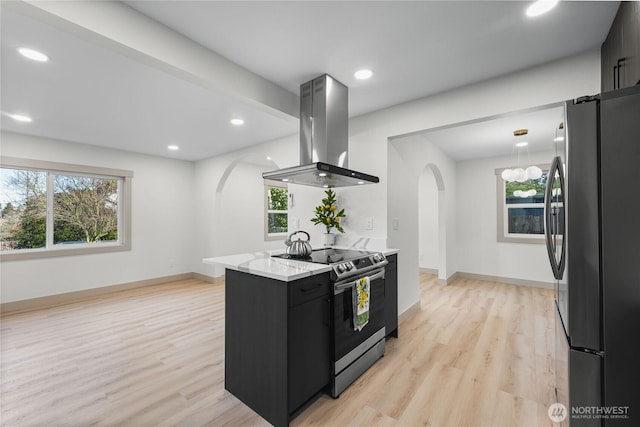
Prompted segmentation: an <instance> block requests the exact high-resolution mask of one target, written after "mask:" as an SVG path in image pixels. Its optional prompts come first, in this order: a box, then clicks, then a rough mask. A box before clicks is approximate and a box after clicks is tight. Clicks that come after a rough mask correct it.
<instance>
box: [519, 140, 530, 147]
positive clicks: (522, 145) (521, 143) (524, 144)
mask: <svg viewBox="0 0 640 427" xmlns="http://www.w3.org/2000/svg"><path fill="white" fill-rule="evenodd" d="M527 145H529V143H528V142H527V141H521V142H517V143H516V147H526V146H527Z"/></svg>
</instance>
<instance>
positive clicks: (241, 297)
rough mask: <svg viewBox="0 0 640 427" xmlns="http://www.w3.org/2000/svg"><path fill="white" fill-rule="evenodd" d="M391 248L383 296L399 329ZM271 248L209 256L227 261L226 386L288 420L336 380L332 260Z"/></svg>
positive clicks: (278, 420) (281, 421)
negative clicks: (281, 254)
mask: <svg viewBox="0 0 640 427" xmlns="http://www.w3.org/2000/svg"><path fill="white" fill-rule="evenodd" d="M385 253H386V254H387V259H388V261H389V262H390V263H389V265H388V267H393V270H391V269H389V273H388V277H389V279H390V280H388V282H389V286H392V287H393V291H391V290H389V291H386V290H385V294H386V297H384V296H383V298H384V299H385V303H386V304H388V305H390V306H391V305H393V307H392V308H390V309H389V310H386V309H385V321H386V322H388V321H389V319H390V318H392V317H393V318H394V322H392V323H391V325H389V326H388V327H387V330H388V331H390V332H391V333H393V334H394V335H395V336H397V289H396V285H397V280H395V279H393V277H395V261H396V259H397V255H395V252H393V251H391V250H387V251H385ZM271 255H273V253H271V252H260V253H253V254H241V255H231V256H226V257H219V258H208V259H205V260H203V261H204V262H205V263H212V264H221V265H224V266H225V267H226V272H225V388H226V389H227V390H228V391H229V392H231V393H232V394H233V395H234V396H236V397H237V398H238V399H240V400H241V401H243V402H244V403H245V404H247V406H249V407H250V408H252V409H253V410H254V411H256V412H257V413H258V414H260V415H261V416H262V417H263V418H265V419H266V420H267V421H269V422H270V423H271V424H273V425H276V426H285V425H288V423H289V420H290V419H292V418H293V417H295V415H297V414H298V413H299V412H300V411H302V410H303V409H304V408H306V406H307V405H308V404H310V403H311V402H313V401H314V400H315V398H316V397H317V396H319V395H320V394H321V393H322V392H323V391H325V390H326V389H327V386H328V385H329V383H330V378H331V366H332V359H331V357H332V348H331V346H332V344H331V343H332V341H331V336H330V334H331V322H332V319H331V307H330V305H331V294H332V286H331V283H332V282H331V274H332V268H331V267H330V266H328V265H324V264H314V263H310V262H305V261H297V260H288V259H283V258H275V257H272V256H271ZM385 288H386V286H385ZM381 295H384V294H381ZM387 298H388V300H387ZM385 307H386V306H385Z"/></svg>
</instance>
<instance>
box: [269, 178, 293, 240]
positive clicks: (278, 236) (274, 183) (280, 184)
mask: <svg viewBox="0 0 640 427" xmlns="http://www.w3.org/2000/svg"><path fill="white" fill-rule="evenodd" d="M271 187H276V188H284V189H285V190H287V210H286V211H278V210H270V209H269V188H271ZM290 206H291V193H289V186H288V185H287V184H286V183H283V182H281V181H271V180H265V181H264V240H265V241H270V240H282V239H283V238H286V237H287V235H288V234H289V231H285V232H283V233H269V214H270V213H286V214H287V223H288V219H289V209H288V208H289V207H290Z"/></svg>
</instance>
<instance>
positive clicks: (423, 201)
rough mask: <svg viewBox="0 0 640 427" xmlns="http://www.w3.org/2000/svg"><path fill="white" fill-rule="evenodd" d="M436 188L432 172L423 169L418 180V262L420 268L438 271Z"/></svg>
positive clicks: (428, 169)
mask: <svg viewBox="0 0 640 427" xmlns="http://www.w3.org/2000/svg"><path fill="white" fill-rule="evenodd" d="M438 197H439V195H438V186H437V184H436V178H435V177H434V176H433V171H432V170H431V169H430V168H425V169H424V170H423V171H422V173H421V174H420V177H419V178H418V224H419V229H418V241H419V251H418V262H419V265H420V268H426V269H429V270H437V269H438V255H439V253H440V252H439V249H438V236H439V235H438Z"/></svg>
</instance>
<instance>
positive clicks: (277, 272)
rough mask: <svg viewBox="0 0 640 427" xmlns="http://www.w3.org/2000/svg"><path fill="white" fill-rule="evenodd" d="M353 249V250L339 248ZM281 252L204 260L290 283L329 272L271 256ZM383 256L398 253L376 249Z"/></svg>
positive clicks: (303, 262)
mask: <svg viewBox="0 0 640 427" xmlns="http://www.w3.org/2000/svg"><path fill="white" fill-rule="evenodd" d="M340 249H355V248H340ZM283 252H284V251H282V250H275V251H264V252H253V253H244V254H237V255H226V256H220V257H213V258H204V259H203V260H202V262H204V263H205V264H219V265H222V266H224V267H226V268H230V269H232V270H236V271H242V272H245V273H251V274H255V275H257V276H263V277H269V278H271V279H276V280H282V281H284V282H290V281H293V280H298V279H302V278H304V277H308V276H313V275H314V274H320V273H325V272H327V271H331V267H330V266H328V265H325V264H316V263H312V262H307V261H297V260H292V259H284V258H274V257H272V256H271V255H276V254H280V253H283ZM378 252H382V253H383V254H385V255H392V254H396V253H398V250H397V249H389V248H386V249H382V250H380V249H378Z"/></svg>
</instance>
